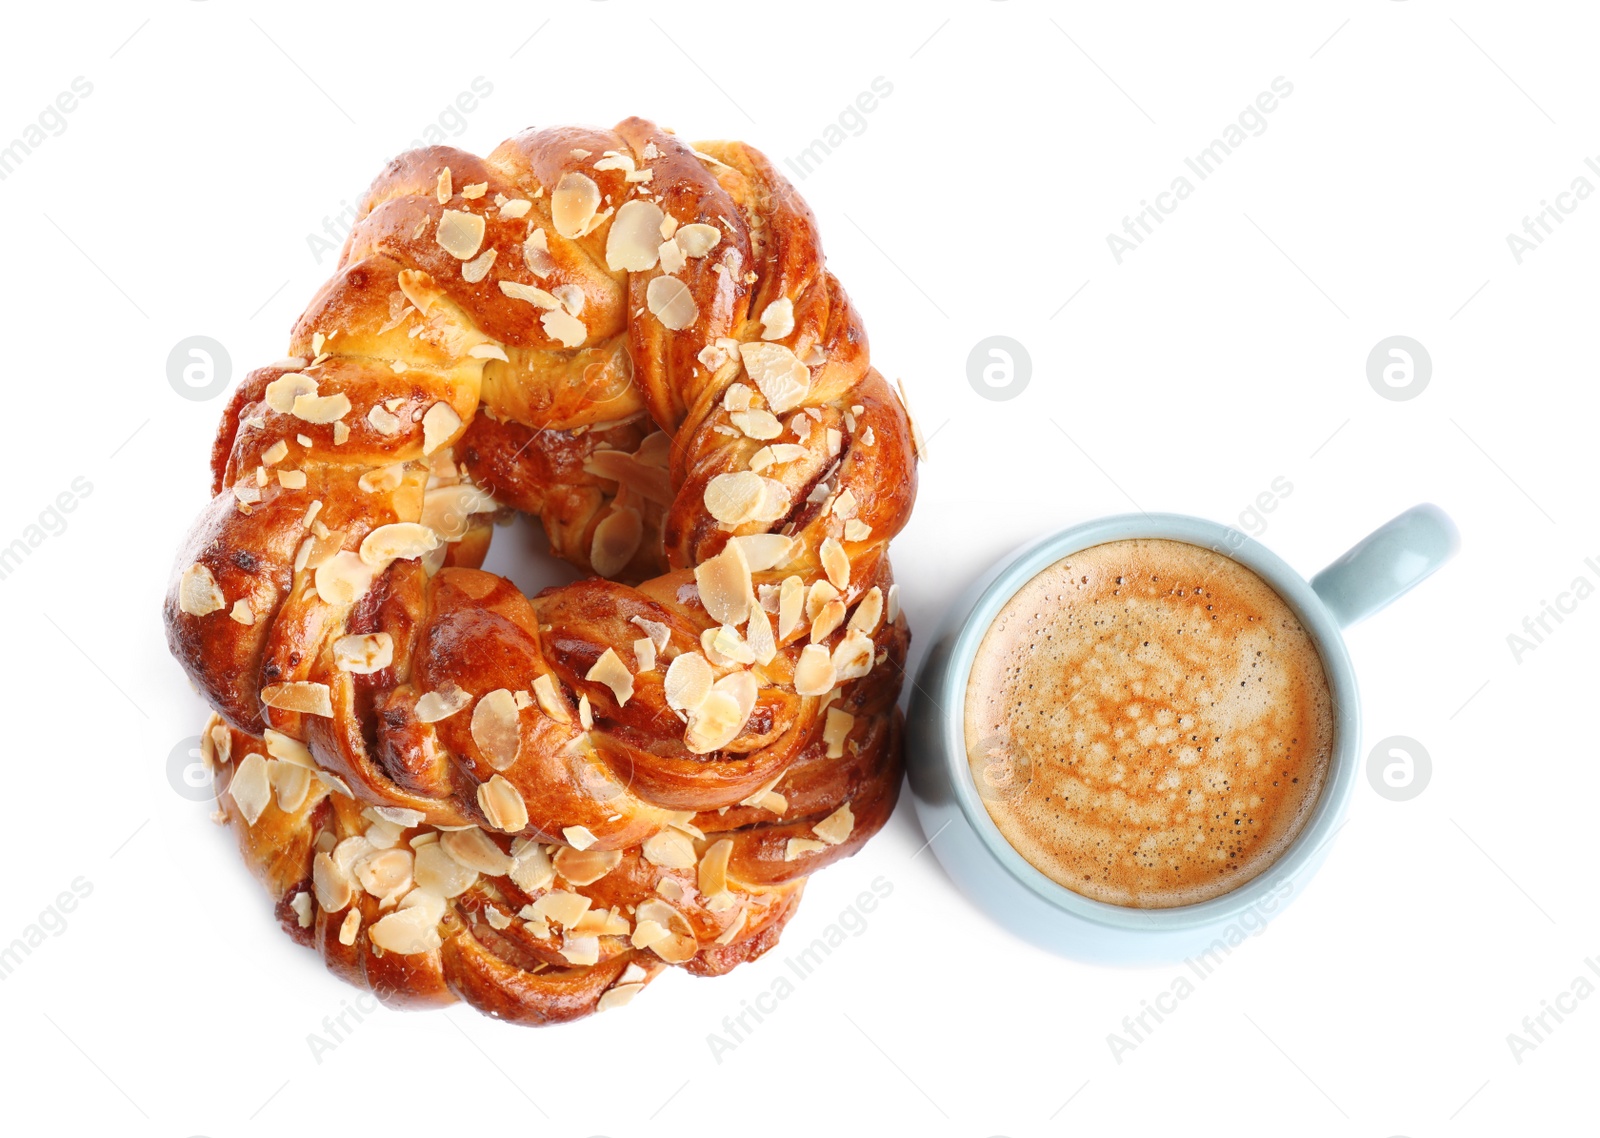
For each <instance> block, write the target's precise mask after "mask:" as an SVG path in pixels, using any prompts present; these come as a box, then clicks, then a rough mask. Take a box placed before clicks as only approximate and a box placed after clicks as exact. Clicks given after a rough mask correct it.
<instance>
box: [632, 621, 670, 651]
mask: <svg viewBox="0 0 1600 1138" xmlns="http://www.w3.org/2000/svg"><path fill="white" fill-rule="evenodd" d="M629 622H630V623H632V624H636V625H638V626H639V627H640V628H642V629H643V630H644V634H645V635H646V636H648V637H649V638H650V640H651V642H652V643H653V644H655V646H656V651H657V652H665V651H666V650H667V645H668V644H669V643H671V641H672V629H671V628H669V627H668V626H667V625H665V624H662V623H661V622H660V621H659V620H646V619H645V618H644V617H642V616H636V617H631V618H630V621H629Z"/></svg>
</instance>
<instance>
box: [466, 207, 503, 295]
mask: <svg viewBox="0 0 1600 1138" xmlns="http://www.w3.org/2000/svg"><path fill="white" fill-rule="evenodd" d="M479 220H480V221H481V220H483V219H482V218H479ZM499 252H500V250H498V249H496V248H494V246H492V245H491V246H490V247H489V248H487V249H485V250H484V251H483V252H482V253H479V254H478V255H477V256H476V257H474V258H472V260H470V261H463V262H462V264H461V279H462V280H464V281H466V282H467V283H468V284H477V283H478V282H479V281H481V280H482V279H483V278H484V277H486V276H488V275H489V270H490V269H492V268H493V267H494V259H495V256H496V255H497V254H498V253H499Z"/></svg>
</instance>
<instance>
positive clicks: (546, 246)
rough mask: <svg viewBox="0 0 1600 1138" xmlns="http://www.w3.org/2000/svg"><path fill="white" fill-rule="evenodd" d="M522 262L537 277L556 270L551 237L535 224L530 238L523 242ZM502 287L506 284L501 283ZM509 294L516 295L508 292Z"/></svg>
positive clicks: (547, 274)
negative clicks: (551, 251) (551, 253)
mask: <svg viewBox="0 0 1600 1138" xmlns="http://www.w3.org/2000/svg"><path fill="white" fill-rule="evenodd" d="M522 263H523V264H524V265H526V266H528V271H529V272H530V273H532V274H533V275H534V276H536V277H541V278H542V277H547V276H549V275H550V274H551V273H553V272H554V271H555V268H556V262H555V258H554V257H552V256H550V238H549V237H548V236H546V235H545V231H544V230H542V229H540V228H538V227H537V226H535V227H534V228H533V230H532V231H530V232H529V234H528V239H527V240H526V241H524V242H523V243H522ZM500 287H501V289H502V290H503V289H504V288H505V285H504V284H503V283H502V284H501V286H500ZM506 295H507V296H511V295H514V294H512V293H509V292H508V293H506Z"/></svg>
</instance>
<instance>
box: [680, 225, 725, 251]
mask: <svg viewBox="0 0 1600 1138" xmlns="http://www.w3.org/2000/svg"><path fill="white" fill-rule="evenodd" d="M676 238H677V242H678V247H679V248H680V249H682V250H683V252H684V255H685V256H688V257H704V256H705V255H706V254H707V253H709V252H711V250H713V249H715V248H716V247H717V244H718V243H719V242H720V241H721V240H722V230H720V229H718V228H717V227H716V226H715V225H706V224H705V223H704V222H699V221H697V222H695V223H693V224H692V225H685V226H682V227H680V228H679V229H678V231H677V233H676Z"/></svg>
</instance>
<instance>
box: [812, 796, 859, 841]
mask: <svg viewBox="0 0 1600 1138" xmlns="http://www.w3.org/2000/svg"><path fill="white" fill-rule="evenodd" d="M855 828H856V816H855V815H854V814H852V813H851V812H850V804H849V803H848V802H846V803H845V804H844V805H843V806H841V807H839V809H837V810H835V811H834V812H833V813H832V814H829V815H828V816H827V817H826V818H824V819H823V820H822V821H820V822H818V823H817V824H816V825H815V826H812V827H811V832H812V833H813V834H815V835H817V837H819V838H821V839H822V840H823V841H825V842H827V843H828V844H829V845H830V846H836V845H839V844H840V843H841V842H843V841H844V840H845V839H846V838H848V837H849V836H850V831H852V830H854V829H855Z"/></svg>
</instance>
